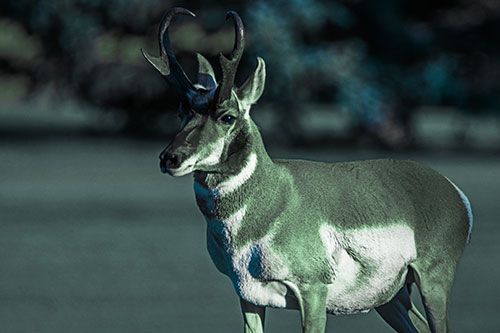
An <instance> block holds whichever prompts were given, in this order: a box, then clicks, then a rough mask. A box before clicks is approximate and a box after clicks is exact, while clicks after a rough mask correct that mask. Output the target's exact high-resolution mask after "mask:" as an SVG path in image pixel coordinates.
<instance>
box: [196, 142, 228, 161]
mask: <svg viewBox="0 0 500 333" xmlns="http://www.w3.org/2000/svg"><path fill="white" fill-rule="evenodd" d="M210 148H211V149H210V150H211V153H210V155H208V156H207V157H205V158H204V159H202V160H201V161H198V162H196V166H211V165H216V164H218V163H219V162H220V158H221V156H222V152H223V150H224V138H219V139H217V141H215V143H214V144H213V145H211V147H210Z"/></svg>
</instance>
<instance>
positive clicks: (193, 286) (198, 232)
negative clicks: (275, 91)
mask: <svg viewBox="0 0 500 333" xmlns="http://www.w3.org/2000/svg"><path fill="white" fill-rule="evenodd" d="M161 149H163V143H159V142H157V143H155V142H149V143H138V142H135V141H126V140H114V139H113V140H110V139H106V140H105V139H71V140H65V139H61V138H60V139H58V140H51V141H37V140H26V141H16V142H10V141H9V140H3V141H2V142H0V263H1V268H0V331H1V332H11V333H16V332H74V333H77V332H106V333H108V332H109V333H111V332H120V333H122V332H239V331H241V326H242V318H241V315H240V310H239V303H238V299H237V297H236V294H235V293H234V291H233V289H232V286H231V284H230V282H229V280H228V279H227V278H226V277H224V276H223V275H221V274H220V273H218V272H217V271H216V269H215V267H214V266H213V264H212V263H211V261H210V259H209V256H208V254H207V251H206V249H205V222H204V220H203V218H202V216H201V213H199V211H198V210H197V207H196V205H195V201H194V194H193V191H192V180H191V177H189V176H187V177H182V178H175V179H174V178H171V177H169V176H163V175H161V174H160V172H159V168H158V160H157V156H158V153H159V152H160V150H161ZM273 154H274V156H279V157H288V156H296V157H302V158H314V159H319V160H326V161H335V160H336V161H340V160H352V159H367V158H372V157H381V156H391V157H395V158H412V159H415V160H417V161H420V162H423V163H425V164H427V165H429V166H431V167H433V168H435V169H437V170H438V171H440V172H442V173H443V174H445V175H447V176H448V177H449V178H450V179H452V180H453V181H454V182H455V183H456V184H457V185H458V186H460V187H461V188H462V189H463V191H464V192H465V193H467V195H468V196H469V198H470V200H471V202H472V207H473V210H474V214H475V225H474V230H473V235H472V240H471V244H470V245H469V247H468V248H467V249H466V252H465V254H464V257H463V260H462V262H461V265H460V266H459V269H458V273H457V277H456V282H455V286H454V289H453V297H452V303H451V328H452V331H453V332H471V331H475V332H494V331H498V325H497V317H498V307H499V305H500V287H499V284H498V281H500V265H498V262H499V256H500V242H499V241H498V239H499V238H500V158H499V157H492V156H490V157H487V156H484V155H483V156H470V155H469V156H462V155H460V154H457V153H455V154H454V155H448V154H436V153H434V154H433V155H424V154H417V155H411V156H407V155H393V154H392V155H391V154H388V153H373V152H355V153H347V152H338V151H335V150H333V149H332V150H331V151H325V152H317V153H311V152H307V151H293V152H290V151H288V152H279V151H274V152H273ZM266 327H267V331H266V332H299V331H300V319H299V314H298V312H296V311H285V310H268V316H267V323H266ZM328 331H329V332H391V329H390V328H389V327H388V326H386V324H385V323H384V322H383V321H382V320H381V319H380V318H379V317H378V316H377V314H376V313H375V312H370V313H369V314H364V315H352V316H337V317H334V316H329V319H328Z"/></svg>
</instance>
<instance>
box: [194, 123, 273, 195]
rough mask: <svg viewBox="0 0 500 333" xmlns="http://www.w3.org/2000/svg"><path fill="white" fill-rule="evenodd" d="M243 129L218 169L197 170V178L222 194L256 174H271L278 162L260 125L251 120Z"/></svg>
mask: <svg viewBox="0 0 500 333" xmlns="http://www.w3.org/2000/svg"><path fill="white" fill-rule="evenodd" d="M242 132H243V133H242V135H241V139H240V140H238V141H239V143H238V146H237V147H236V148H235V149H234V150H235V151H234V152H229V153H228V156H227V158H226V161H225V162H223V163H222V164H221V166H220V167H219V168H218V170H217V172H203V171H196V172H195V173H194V179H195V182H197V183H198V184H200V185H202V186H204V187H206V188H207V189H210V190H212V191H214V192H215V193H214V194H216V195H218V196H220V197H222V196H224V195H225V194H227V193H229V192H232V191H234V190H236V189H238V188H239V187H241V186H243V185H244V184H245V183H246V182H247V181H249V180H250V178H254V175H260V176H262V175H263V174H269V172H270V171H271V170H272V168H273V167H274V164H273V162H272V160H271V158H270V157H269V155H268V154H267V151H266V149H265V147H264V143H263V141H262V137H261V135H260V132H259V130H258V128H257V126H256V125H255V123H254V122H253V121H252V120H250V121H249V125H248V127H247V128H246V129H245V131H242ZM217 192H218V193H217Z"/></svg>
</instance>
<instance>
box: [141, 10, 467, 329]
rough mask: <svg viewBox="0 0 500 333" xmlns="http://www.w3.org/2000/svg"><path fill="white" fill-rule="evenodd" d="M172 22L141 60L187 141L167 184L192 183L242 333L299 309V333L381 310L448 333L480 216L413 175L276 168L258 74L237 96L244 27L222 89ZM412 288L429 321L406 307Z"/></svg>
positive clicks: (171, 149)
mask: <svg viewBox="0 0 500 333" xmlns="http://www.w3.org/2000/svg"><path fill="white" fill-rule="evenodd" d="M176 14H187V15H191V16H194V14H193V13H192V12H190V11H189V10H187V9H183V8H173V9H171V10H170V11H168V12H167V13H166V15H165V16H164V17H163V20H162V22H161V24H160V28H159V39H160V57H159V58H157V57H153V56H151V55H149V54H148V53H146V52H144V51H143V53H144V56H145V57H146V59H147V60H148V61H149V62H150V63H151V64H152V65H153V66H154V67H155V68H156V69H157V70H158V71H160V73H161V74H163V76H164V77H165V78H166V79H167V81H168V82H169V83H170V85H171V86H172V87H173V88H175V90H176V92H177V94H178V96H179V98H180V100H181V105H180V107H179V115H180V117H181V118H182V129H181V130H180V132H179V133H178V134H177V136H176V137H175V139H174V140H173V142H172V143H171V144H170V145H169V146H168V147H167V148H166V149H165V150H164V151H163V152H162V153H161V155H160V160H161V162H160V166H161V170H162V171H163V172H168V173H169V174H170V175H172V176H182V175H186V174H188V173H190V172H194V190H195V194H196V201H197V203H198V206H199V208H200V210H201V211H202V213H203V215H204V216H205V218H206V221H207V247H208V251H209V253H210V256H211V258H212V260H213V262H214V264H215V266H216V267H217V269H218V270H219V271H221V272H222V273H224V274H226V275H227V276H228V277H229V278H230V279H231V281H232V282H233V285H234V287H235V289H236V292H237V293H238V295H239V296H240V300H241V308H242V311H243V314H244V320H245V325H244V327H245V332H263V327H264V317H265V316H264V315H265V307H267V306H270V307H276V308H291V309H298V310H300V313H301V319H302V328H303V332H323V331H324V330H325V325H326V314H327V313H332V314H343V313H346V314H347V313H356V312H363V311H369V310H370V309H375V310H377V312H378V313H379V314H380V315H381V316H382V318H383V319H384V320H386V321H387V323H388V324H389V325H391V326H392V327H393V328H394V329H395V330H397V331H398V332H416V331H418V332H428V331H431V332H446V331H448V329H449V327H448V318H447V315H448V308H449V297H450V289H451V286H452V283H453V277H454V274H455V269H456V267H457V263H458V260H459V258H460V256H461V254H462V251H463V249H464V247H465V245H466V243H467V242H468V239H469V237H470V232H471V227H472V213H471V208H470V204H469V201H468V200H467V198H466V196H465V195H464V194H463V193H462V191H460V190H459V189H458V188H457V187H456V186H455V185H454V184H453V183H452V182H451V181H449V180H448V179H447V178H446V177H443V176H441V175H440V174H438V173H437V172H435V171H433V170H431V169H429V168H427V167H425V166H422V165H420V164H417V163H415V162H411V161H394V160H388V159H385V160H373V161H356V162H347V163H320V162H312V161H304V160H273V159H271V158H270V157H269V155H268V154H267V152H266V150H265V148H264V144H263V143H262V139H261V136H260V133H259V131H258V128H257V126H256V125H255V123H254V122H253V121H252V119H251V118H250V115H249V112H250V106H251V105H252V104H254V103H256V102H257V100H258V99H259V97H260V95H261V94H262V91H263V89H264V81H265V69H264V60H262V59H261V58H257V62H258V64H257V68H256V69H255V71H254V72H253V74H252V75H251V76H250V78H249V79H248V80H247V81H246V82H245V83H244V84H243V86H241V87H240V88H238V87H235V86H234V77H235V74H236V70H237V67H238V63H239V61H240V59H241V56H242V53H243V48H244V44H245V38H244V29H243V23H242V21H241V18H240V17H239V16H238V14H236V13H235V12H232V11H231V12H228V15H227V17H228V18H232V19H233V21H234V25H235V30H236V38H235V46H234V48H233V51H232V53H231V55H230V57H229V58H226V57H224V56H223V55H221V56H220V64H221V67H222V80H221V82H219V83H217V82H216V80H215V76H214V72H213V69H212V67H211V66H210V64H209V63H208V61H207V60H206V59H205V58H204V57H203V56H201V55H200V54H198V62H199V73H198V83H197V84H193V83H191V81H190V80H189V78H188V77H187V76H186V74H185V73H184V71H183V70H182V68H181V66H180V64H179V62H178V61H177V60H176V58H175V56H174V54H173V52H172V50H171V46H170V39H169V35H168V26H169V24H170V21H171V20H172V18H173V17H174V16H175V15H176ZM413 282H415V283H416V284H417V286H418V288H419V290H420V293H421V294H422V301H423V304H424V307H425V312H426V317H427V320H426V319H425V318H424V317H423V316H422V315H421V314H420V313H419V312H418V310H417V309H416V308H415V306H414V305H413V304H412V302H411V299H410V297H409V294H410V291H411V285H412V284H413Z"/></svg>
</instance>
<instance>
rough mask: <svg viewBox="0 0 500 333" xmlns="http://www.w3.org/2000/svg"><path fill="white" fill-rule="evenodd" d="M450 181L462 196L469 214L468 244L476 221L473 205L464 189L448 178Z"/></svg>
mask: <svg viewBox="0 0 500 333" xmlns="http://www.w3.org/2000/svg"><path fill="white" fill-rule="evenodd" d="M446 179H448V178H446ZM448 181H449V182H450V183H451V185H453V187H455V189H456V190H457V192H458V194H459V195H460V198H462V202H463V203H464V206H465V209H466V210H467V215H468V216H469V233H468V234H467V244H468V243H469V241H470V235H471V234H472V224H473V221H474V217H473V216H472V207H471V205H470V201H469V199H468V198H467V196H466V195H465V194H464V192H462V190H461V189H459V188H458V186H457V185H455V184H453V182H452V181H451V180H449V179H448Z"/></svg>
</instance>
